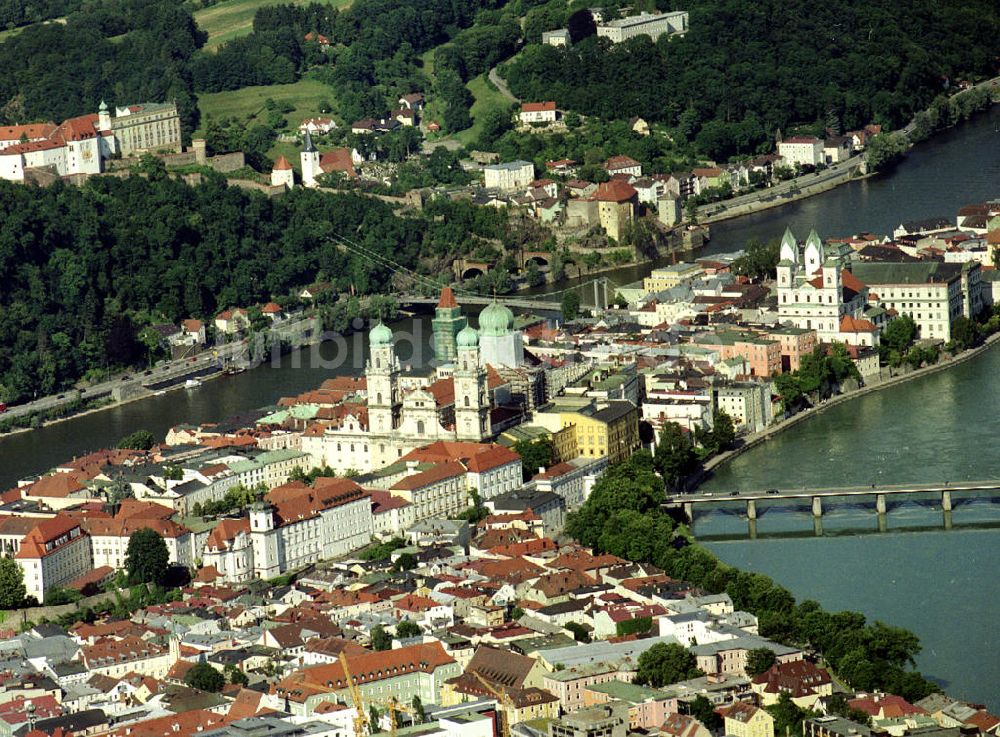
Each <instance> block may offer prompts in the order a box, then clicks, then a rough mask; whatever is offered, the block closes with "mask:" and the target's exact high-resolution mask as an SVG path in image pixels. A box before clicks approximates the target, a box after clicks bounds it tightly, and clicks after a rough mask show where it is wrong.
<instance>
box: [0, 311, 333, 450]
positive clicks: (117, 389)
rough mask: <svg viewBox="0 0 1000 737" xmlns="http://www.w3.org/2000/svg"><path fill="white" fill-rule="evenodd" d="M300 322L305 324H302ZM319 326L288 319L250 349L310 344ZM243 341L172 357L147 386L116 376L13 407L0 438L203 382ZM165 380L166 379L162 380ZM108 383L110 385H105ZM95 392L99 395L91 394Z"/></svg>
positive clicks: (283, 348) (312, 318)
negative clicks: (29, 407) (74, 392)
mask: <svg viewBox="0 0 1000 737" xmlns="http://www.w3.org/2000/svg"><path fill="white" fill-rule="evenodd" d="M303 325H305V326H306V327H305V328H303V327H302V326H303ZM319 328H320V324H319V318H318V317H316V316H308V317H305V318H303V319H301V320H295V321H293V322H290V323H289V324H288V325H281V326H278V327H276V328H274V332H273V333H267V334H265V335H266V336H270V337H269V338H267V337H266V338H265V339H264V340H263V342H261V343H256V344H255V347H256V348H257V349H258V350H257V352H256V353H253V352H251V354H254V355H260V356H264V357H266V356H267V355H268V352H267V351H266V346H267V344H268V342H270V344H271V346H272V349H273V346H274V345H276V344H277V345H280V346H281V349H280V350H281V351H282V353H285V352H288V351H291V350H294V349H297V348H303V347H306V346H309V345H312V344H313V343H315V342H317V341H318V340H319V339H320V338H321V336H322V332H321V330H320V329H319ZM259 337H260V336H258V338H259ZM285 340H288V343H287V345H286V344H285V343H284V342H283V341H285ZM245 343H246V341H245V340H244V341H242V342H240V343H229V344H226V345H225V346H222V347H218V346H217V347H216V348H214V349H211V350H209V349H207V348H206V349H205V350H204V351H203V352H202V353H200V354H198V355H197V356H196V357H195V358H193V359H187V358H184V359H178V360H175V361H171V362H169V363H167V364H166V365H164V366H163V367H162V368H161V369H160V374H161V377H160V379H159V380H158V381H156V382H153V383H151V384H149V385H146V386H144V385H142V384H141V383H140V382H138V381H136V380H131V381H130V380H127V379H126V380H122V379H121V378H120V377H119V378H117V379H115V380H114V381H112V382H106V384H105V386H104V387H103V388H102V387H90V388H88V389H84V390H78V391H79V392H80V396H79V397H77V398H76V399H72V400H66V401H65V402H63V403H61V404H59V402H60V401H61V399H62V395H60V396H59V397H45V398H42V399H40V400H36V402H33V403H32V404H42V405H53V403H55V404H54V405H53V406H44V407H43V408H40V409H37V410H34V411H31V412H24V411H23V410H24V407H23V406H22V407H20V408H15V409H21V410H22V413H21V414H20V415H12V416H9V417H6V416H4V415H0V421H3V420H7V421H8V422H17V425H16V426H12V427H11V428H10V429H8V430H4V431H2V432H0V438H5V437H8V436H11V435H18V434H21V433H25V432H31V431H33V430H38V429H39V428H43V427H49V426H51V425H56V424H59V423H62V422H65V421H67V420H73V419H78V418H80V417H85V416H87V415H90V414H94V413H96V412H102V411H104V410H108V409H115V408H119V407H122V406H125V405H127V404H132V403H134V402H140V401H143V400H148V399H151V398H152V397H158V396H162V395H163V394H164V393H166V392H173V391H175V390H177V389H185V388H190V387H187V385H186V382H187V380H189V379H196V380H197V381H199V382H202V383H204V382H207V381H211V380H212V379H217V378H219V377H221V376H224V375H225V370H224V369H223V367H222V366H223V364H224V363H225V360H226V359H227V358H230V359H232V358H236V357H237V354H240V353H243V352H244V351H245V350H246V351H249V350H250V349H249V347H247V346H245V345H244V344H245ZM189 361H190V362H189ZM192 362H193V363H192ZM146 381H147V382H149V381H151V379H150V378H146ZM164 382H167V383H166V384H164ZM109 386H110V387H111V388H108V387H109ZM86 392H91V393H92V396H91V397H86V396H85V393H86ZM94 393H97V394H98V396H93V394H94ZM81 399H83V400H85V406H84V407H82V408H80V409H79V411H69V412H67V413H66V414H64V415H61V416H59V417H51V418H48V419H41V418H42V417H43V416H45V415H46V414H49V413H51V412H53V411H56V410H58V409H59V408H60V407H66V406H68V405H72V403H73V402H74V401H80V400H81ZM95 403H96V404H95ZM35 419H38V422H37V424H35V422H34V421H35Z"/></svg>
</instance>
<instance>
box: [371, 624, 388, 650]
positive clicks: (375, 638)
mask: <svg viewBox="0 0 1000 737" xmlns="http://www.w3.org/2000/svg"><path fill="white" fill-rule="evenodd" d="M371 646H372V650H388V649H389V648H391V647H392V637H391V636H390V635H389V633H388V632H386V631H385V627H383V626H382V625H380V624H377V625H375V626H374V627H372V631H371Z"/></svg>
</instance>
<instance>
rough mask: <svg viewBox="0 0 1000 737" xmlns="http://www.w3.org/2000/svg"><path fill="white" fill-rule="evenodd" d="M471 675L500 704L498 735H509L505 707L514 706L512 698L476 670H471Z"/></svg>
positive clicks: (508, 736) (508, 723)
mask: <svg viewBox="0 0 1000 737" xmlns="http://www.w3.org/2000/svg"><path fill="white" fill-rule="evenodd" d="M472 675H474V676H475V677H476V680H478V681H479V682H480V683H481V684H483V688H485V689H486V690H487V691H489V692H490V693H491V694H493V695H494V696H495V697H496V699H497V703H498V704H499V706H500V737H510V715H509V714H508V713H507V709H509V708H511V707H513V706H514V700H513V699H512V698H511V697H510V694H508V693H507V692H506V691H505V690H504V689H503V688H501V687H499V686H494V685H493V684H492V683H490V682H489V681H487V680H486V679H485V678H483V677H482V676H481V675H479V673H477V672H476V671H473V672H472Z"/></svg>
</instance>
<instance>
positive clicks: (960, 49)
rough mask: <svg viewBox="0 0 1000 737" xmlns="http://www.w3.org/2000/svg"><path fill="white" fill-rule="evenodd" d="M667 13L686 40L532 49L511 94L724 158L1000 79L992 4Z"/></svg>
mask: <svg viewBox="0 0 1000 737" xmlns="http://www.w3.org/2000/svg"><path fill="white" fill-rule="evenodd" d="M560 3H561V0H554V2H553V3H549V4H548V5H546V6H545V8H549V7H550V6H559V5H560ZM659 4H660V5H661V6H666V5H667V2H665V1H664V2H661V3H659ZM563 5H564V4H563ZM670 5H672V6H676V7H677V8H678V9H684V10H688V11H689V12H690V31H689V32H688V33H687V35H686V36H685V37H683V38H676V39H669V38H666V37H663V38H661V39H660V40H659V41H658V42H657V43H653V42H651V41H650V40H649V39H648V38H637V39H633V40H631V41H628V42H626V43H622V44H618V45H611V44H609V43H608V42H607V41H606V40H603V39H601V40H599V39H597V38H596V37H590V38H588V39H585V40H583V41H582V42H580V43H578V44H576V45H574V46H572V47H569V48H566V49H558V48H554V47H551V46H541V45H532V46H530V47H528V48H527V49H526V50H525V51H524V52H523V53H522V54H521V55H519V56H518V57H517V58H516V59H515V60H514V61H513V62H511V63H510V64H509V65H508V68H507V70H506V76H507V79H508V82H509V83H510V87H511V90H512V91H513V92H514V94H516V95H518V96H519V97H521V98H523V99H528V100H556V102H557V103H558V104H559V106H560V107H561V108H567V109H571V110H575V111H577V112H580V113H583V114H587V115H597V116H601V117H604V118H626V117H628V116H633V115H641V116H643V117H645V118H647V119H648V120H650V121H659V122H662V123H665V124H667V125H669V126H672V127H674V128H675V129H676V131H677V133H678V134H679V136H681V137H682V138H683V139H687V140H691V139H693V140H695V141H696V142H697V144H698V148H699V149H700V150H701V151H702V152H704V153H705V154H708V155H710V156H713V157H716V158H722V157H725V156H727V155H732V154H747V153H752V152H754V151H756V150H758V149H759V147H761V146H762V145H764V144H766V143H769V142H770V141H771V140H773V137H774V135H775V133H776V132H777V131H778V130H779V129H780V130H787V129H788V128H789V127H790V126H793V125H796V124H803V123H804V124H809V123H813V122H820V123H822V124H823V125H830V126H831V127H834V128H840V129H844V130H846V129H852V128H856V127H858V126H861V125H864V124H866V123H869V122H872V121H875V122H880V123H883V124H886V125H889V126H898V125H900V124H902V123H904V122H905V121H907V120H908V119H909V118H910V117H911V116H912V115H913V113H915V112H916V111H917V110H920V109H923V108H925V107H927V105H928V104H930V102H931V101H932V100H933V99H934V98H935V97H936V96H937V95H938V94H941V93H942V92H944V91H945V86H946V84H949V83H951V84H954V83H955V82H956V81H957V80H959V79H962V78H964V77H968V76H970V75H975V74H979V75H992V74H995V73H996V68H997V59H998V56H1000V5H998V4H997V3H996V1H995V0H913V2H907V3H899V2H895V1H894V0H844V2H839V3H814V2H807V0H790V1H784V0H783V1H781V2H779V1H778V0H755V1H754V2H748V0H699V1H698V2H691V3H688V2H684V0H672V2H670ZM539 12H541V11H539ZM555 20H556V21H559V20H562V18H560V17H556V18H555Z"/></svg>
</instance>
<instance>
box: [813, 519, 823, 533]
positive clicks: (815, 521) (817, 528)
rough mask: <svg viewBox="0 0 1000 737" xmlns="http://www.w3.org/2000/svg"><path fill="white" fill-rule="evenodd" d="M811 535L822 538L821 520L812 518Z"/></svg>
mask: <svg viewBox="0 0 1000 737" xmlns="http://www.w3.org/2000/svg"><path fill="white" fill-rule="evenodd" d="M813 534H814V535H815V536H816V537H823V518H822V517H813Z"/></svg>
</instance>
